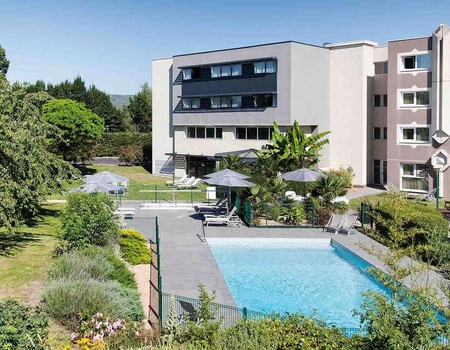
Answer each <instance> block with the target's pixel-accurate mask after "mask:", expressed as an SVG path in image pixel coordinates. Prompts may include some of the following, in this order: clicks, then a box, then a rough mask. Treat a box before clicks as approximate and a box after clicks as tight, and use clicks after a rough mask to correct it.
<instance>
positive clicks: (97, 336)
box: [92, 334, 103, 340]
mask: <svg viewBox="0 0 450 350" xmlns="http://www.w3.org/2000/svg"><path fill="white" fill-rule="evenodd" d="M100 339H103V334H96V335H95V336H94V338H92V340H100Z"/></svg>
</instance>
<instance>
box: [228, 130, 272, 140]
mask: <svg viewBox="0 0 450 350" xmlns="http://www.w3.org/2000/svg"><path fill="white" fill-rule="evenodd" d="M272 131H273V129H272V128H269V127H239V128H236V139H239V140H270V138H271V134H272Z"/></svg>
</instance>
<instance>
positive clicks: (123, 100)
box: [109, 95, 132, 109]
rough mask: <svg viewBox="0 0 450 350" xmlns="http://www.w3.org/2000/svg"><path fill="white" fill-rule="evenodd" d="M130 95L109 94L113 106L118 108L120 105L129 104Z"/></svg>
mask: <svg viewBox="0 0 450 350" xmlns="http://www.w3.org/2000/svg"><path fill="white" fill-rule="evenodd" d="M131 96H132V95H109V98H110V99H111V103H112V104H113V106H114V107H116V108H118V109H120V108H122V106H128V105H129V104H130V97H131Z"/></svg>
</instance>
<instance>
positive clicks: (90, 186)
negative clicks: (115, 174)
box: [70, 182, 123, 193]
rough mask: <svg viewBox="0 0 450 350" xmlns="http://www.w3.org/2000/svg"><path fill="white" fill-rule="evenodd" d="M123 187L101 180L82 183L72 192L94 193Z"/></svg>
mask: <svg viewBox="0 0 450 350" xmlns="http://www.w3.org/2000/svg"><path fill="white" fill-rule="evenodd" d="M121 189H123V187H122V186H119V185H114V184H106V183H100V182H89V183H86V184H84V185H81V186H79V187H77V188H74V189H73V190H71V191H70V192H83V193H94V192H102V193H105V192H111V191H119V190H121Z"/></svg>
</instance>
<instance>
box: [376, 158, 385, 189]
mask: <svg viewBox="0 0 450 350" xmlns="http://www.w3.org/2000/svg"><path fill="white" fill-rule="evenodd" d="M373 183H374V184H378V185H384V184H386V183H387V161H386V160H379V159H374V160H373Z"/></svg>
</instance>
